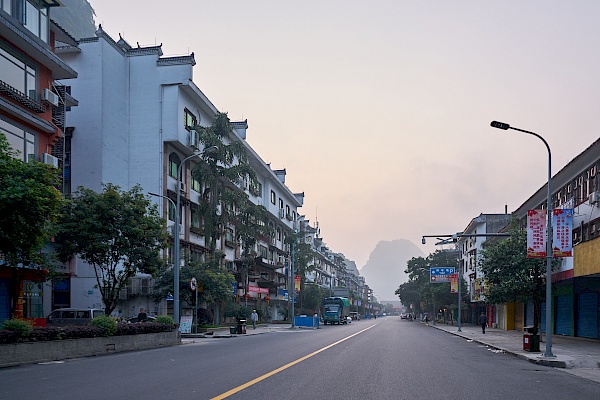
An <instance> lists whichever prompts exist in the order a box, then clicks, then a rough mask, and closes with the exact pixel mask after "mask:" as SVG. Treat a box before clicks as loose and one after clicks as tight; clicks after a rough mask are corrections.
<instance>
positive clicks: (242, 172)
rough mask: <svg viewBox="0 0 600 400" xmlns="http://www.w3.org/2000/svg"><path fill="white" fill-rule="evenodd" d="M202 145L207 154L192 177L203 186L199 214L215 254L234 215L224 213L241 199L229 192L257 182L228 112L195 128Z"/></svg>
mask: <svg viewBox="0 0 600 400" xmlns="http://www.w3.org/2000/svg"><path fill="white" fill-rule="evenodd" d="M195 129H196V131H197V132H198V138H199V142H200V143H201V144H202V145H203V147H204V148H205V149H209V148H216V151H214V152H206V153H205V154H204V155H203V157H201V159H200V162H199V163H198V164H196V166H195V167H194V169H193V170H192V176H193V177H194V178H195V179H196V180H198V181H199V182H201V185H202V187H203V190H202V196H201V199H200V204H199V212H200V214H201V215H202V218H203V220H204V229H205V236H206V238H207V242H208V244H209V250H210V252H211V254H212V253H214V252H215V251H216V250H217V249H216V242H217V239H218V238H219V237H220V236H221V235H222V233H223V229H224V228H225V227H226V226H227V224H228V223H231V222H233V220H234V219H235V215H234V214H232V213H231V212H221V211H223V210H233V208H234V203H235V201H236V200H237V199H238V198H237V197H236V196H234V195H232V194H231V193H230V192H231V191H232V190H236V189H234V188H233V186H235V185H240V184H242V183H243V182H244V181H245V180H250V181H254V176H255V173H254V170H253V169H252V168H251V167H250V164H249V163H248V158H247V152H246V147H245V146H244V144H243V143H241V142H240V141H239V140H236V139H235V138H234V135H233V125H232V124H231V122H230V121H229V117H228V116H227V114H226V113H218V114H217V115H216V116H215V119H214V121H213V123H212V125H211V126H210V127H202V126H199V125H198V126H196V127H195Z"/></svg>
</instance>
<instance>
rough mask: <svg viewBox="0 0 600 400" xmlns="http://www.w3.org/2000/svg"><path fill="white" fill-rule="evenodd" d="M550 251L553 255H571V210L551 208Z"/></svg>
mask: <svg viewBox="0 0 600 400" xmlns="http://www.w3.org/2000/svg"><path fill="white" fill-rule="evenodd" d="M553 214H554V215H553V221H552V226H553V234H552V253H553V256H554V257H573V210H571V209H565V210H562V209H556V210H553Z"/></svg>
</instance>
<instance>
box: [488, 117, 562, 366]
mask: <svg viewBox="0 0 600 400" xmlns="http://www.w3.org/2000/svg"><path fill="white" fill-rule="evenodd" d="M490 125H491V126H492V127H493V128H498V129H503V130H508V129H512V130H515V131H519V132H523V133H527V134H529V135H533V136H535V137H537V138H538V139H540V140H541V141H542V142H544V145H545V146H546V149H547V150H548V196H547V199H546V212H547V214H548V215H547V216H548V222H547V227H546V235H547V236H546V237H547V240H546V352H545V353H544V357H554V354H552V326H553V324H552V256H553V253H552V189H551V186H550V185H551V183H552V153H551V152H550V146H549V145H548V142H546V140H545V139H544V138H543V137H541V136H540V135H538V134H537V133H534V132H530V131H526V130H523V129H519V128H514V127H512V126H510V125H509V124H506V123H504V122H498V121H492V123H491V124H490Z"/></svg>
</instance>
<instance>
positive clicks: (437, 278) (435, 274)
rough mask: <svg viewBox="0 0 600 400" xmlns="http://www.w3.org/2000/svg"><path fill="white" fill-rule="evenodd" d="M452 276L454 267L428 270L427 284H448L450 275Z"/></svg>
mask: <svg viewBox="0 0 600 400" xmlns="http://www.w3.org/2000/svg"><path fill="white" fill-rule="evenodd" d="M452 274H454V267H432V268H429V283H444V282H450V275H452Z"/></svg>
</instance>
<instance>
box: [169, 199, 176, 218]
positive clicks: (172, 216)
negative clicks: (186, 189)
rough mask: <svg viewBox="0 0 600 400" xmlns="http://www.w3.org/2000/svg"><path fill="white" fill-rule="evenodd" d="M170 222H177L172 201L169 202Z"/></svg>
mask: <svg viewBox="0 0 600 400" xmlns="http://www.w3.org/2000/svg"><path fill="white" fill-rule="evenodd" d="M168 203H169V221H175V206H174V205H173V202H172V201H169V202H168Z"/></svg>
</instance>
